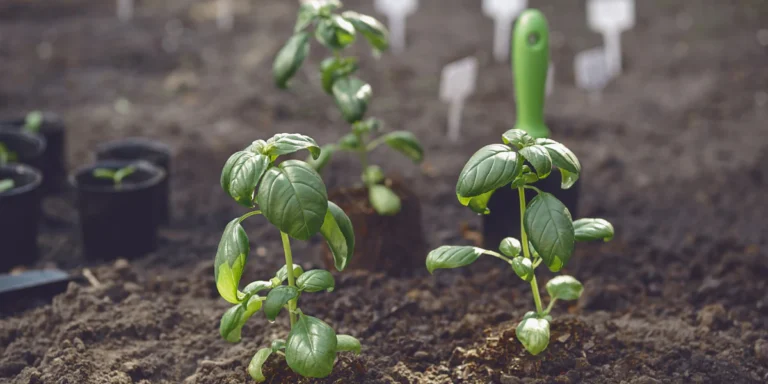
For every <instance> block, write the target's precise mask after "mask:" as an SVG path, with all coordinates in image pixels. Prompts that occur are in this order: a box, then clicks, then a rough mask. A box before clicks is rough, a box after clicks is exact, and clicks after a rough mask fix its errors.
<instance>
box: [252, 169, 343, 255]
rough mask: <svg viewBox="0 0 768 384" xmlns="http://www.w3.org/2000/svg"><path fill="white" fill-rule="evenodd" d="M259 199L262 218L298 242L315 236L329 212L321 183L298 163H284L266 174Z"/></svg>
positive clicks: (318, 176) (310, 171) (316, 176)
mask: <svg viewBox="0 0 768 384" xmlns="http://www.w3.org/2000/svg"><path fill="white" fill-rule="evenodd" d="M258 199H259V207H260V208H261V211H262V213H263V214H264V217H266V218H267V220H269V222H270V223H272V225H274V226H276V227H277V228H278V229H280V230H281V231H282V232H285V233H287V234H288V235H290V236H291V237H293V238H296V239H299V240H307V239H309V238H310V237H311V236H312V235H314V234H315V233H317V231H319V230H320V227H322V225H323V220H324V219H325V212H326V211H328V193H327V192H326V190H325V184H324V183H323V179H322V178H321V177H320V175H319V174H318V173H317V172H316V171H315V170H314V169H312V168H310V167H309V166H308V165H307V164H306V163H304V162H303V161H298V160H287V161H284V162H282V163H280V165H279V166H277V167H272V168H270V169H269V170H267V173H266V174H265V175H264V178H263V180H262V182H261V187H260V188H259V195H258Z"/></svg>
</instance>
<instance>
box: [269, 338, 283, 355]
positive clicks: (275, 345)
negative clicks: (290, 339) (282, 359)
mask: <svg viewBox="0 0 768 384" xmlns="http://www.w3.org/2000/svg"><path fill="white" fill-rule="evenodd" d="M270 348H272V352H277V351H279V350H281V349H285V340H282V339H277V340H273V341H272V345H270Z"/></svg>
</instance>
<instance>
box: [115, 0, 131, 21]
mask: <svg viewBox="0 0 768 384" xmlns="http://www.w3.org/2000/svg"><path fill="white" fill-rule="evenodd" d="M117 19H118V20H120V21H122V22H126V21H131V19H133V0H117Z"/></svg>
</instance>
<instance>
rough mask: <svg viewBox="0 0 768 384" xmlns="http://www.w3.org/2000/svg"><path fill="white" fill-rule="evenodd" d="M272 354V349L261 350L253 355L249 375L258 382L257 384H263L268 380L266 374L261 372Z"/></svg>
mask: <svg viewBox="0 0 768 384" xmlns="http://www.w3.org/2000/svg"><path fill="white" fill-rule="evenodd" d="M271 354H272V349H270V348H262V349H259V351H258V352H256V354H255V355H253V358H252V359H251V362H250V363H248V374H249V375H251V378H253V379H254V380H256V382H257V383H263V382H264V381H265V380H267V378H266V377H264V373H262V372H261V367H262V366H263V365H264V363H265V362H266V361H267V359H268V358H269V355H271Z"/></svg>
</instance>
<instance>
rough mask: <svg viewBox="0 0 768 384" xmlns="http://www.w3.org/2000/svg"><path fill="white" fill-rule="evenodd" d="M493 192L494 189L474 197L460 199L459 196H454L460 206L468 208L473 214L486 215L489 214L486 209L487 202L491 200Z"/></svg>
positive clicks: (489, 211) (488, 210)
mask: <svg viewBox="0 0 768 384" xmlns="http://www.w3.org/2000/svg"><path fill="white" fill-rule="evenodd" d="M494 192H496V190H495V189H494V190H492V191H488V192H486V193H483V194H482V195H478V196H475V197H462V196H460V195H456V197H457V198H458V199H459V202H460V203H461V204H462V205H464V206H466V207H469V209H471V210H472V211H473V212H475V213H479V214H481V215H487V214H489V213H491V210H490V209H488V202H489V201H490V200H491V196H493V193H494Z"/></svg>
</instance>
